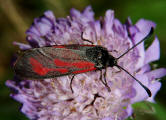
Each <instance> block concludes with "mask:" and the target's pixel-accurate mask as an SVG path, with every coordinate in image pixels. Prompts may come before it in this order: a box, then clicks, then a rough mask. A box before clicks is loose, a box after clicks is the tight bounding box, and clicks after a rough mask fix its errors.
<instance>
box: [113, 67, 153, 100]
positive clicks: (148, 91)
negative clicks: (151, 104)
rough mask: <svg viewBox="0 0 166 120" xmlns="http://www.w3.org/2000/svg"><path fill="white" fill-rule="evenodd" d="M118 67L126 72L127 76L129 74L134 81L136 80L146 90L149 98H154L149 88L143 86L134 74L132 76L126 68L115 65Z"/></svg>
mask: <svg viewBox="0 0 166 120" xmlns="http://www.w3.org/2000/svg"><path fill="white" fill-rule="evenodd" d="M115 66H117V67H118V68H119V69H122V70H124V71H125V72H126V73H127V74H129V75H130V76H131V77H132V78H133V79H134V80H136V81H137V82H138V83H139V84H140V85H141V86H142V87H143V88H144V89H145V90H146V92H147V93H148V96H149V97H151V96H152V93H151V91H150V90H149V88H147V87H146V86H145V85H143V84H142V83H141V82H140V81H139V80H137V79H136V78H135V77H134V76H133V75H132V74H130V73H129V72H128V71H127V70H125V69H124V68H122V67H121V66H119V65H115Z"/></svg>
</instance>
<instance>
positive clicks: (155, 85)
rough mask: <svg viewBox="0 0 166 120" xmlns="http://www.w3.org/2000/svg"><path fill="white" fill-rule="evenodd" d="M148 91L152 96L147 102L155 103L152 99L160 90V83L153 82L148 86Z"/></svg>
mask: <svg viewBox="0 0 166 120" xmlns="http://www.w3.org/2000/svg"><path fill="white" fill-rule="evenodd" d="M149 88H150V91H151V92H152V96H151V97H149V98H148V99H147V101H149V102H155V101H154V97H155V96H156V94H157V92H158V91H159V90H160V88H161V83H160V82H158V81H155V82H154V83H152V84H150V85H149Z"/></svg>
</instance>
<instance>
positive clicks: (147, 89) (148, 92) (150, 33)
mask: <svg viewBox="0 0 166 120" xmlns="http://www.w3.org/2000/svg"><path fill="white" fill-rule="evenodd" d="M153 31H154V29H153V27H152V28H151V30H150V32H149V34H148V35H147V36H146V37H145V38H144V39H142V40H141V41H140V42H138V43H137V44H135V45H134V46H133V47H131V48H130V49H128V50H127V51H126V52H125V53H123V54H122V55H120V56H119V57H118V58H116V60H118V59H120V58H121V57H123V56H124V55H126V54H127V53H128V52H129V51H130V50H132V49H134V48H135V47H137V46H138V45H139V44H140V43H142V42H143V41H145V40H147V38H149V37H150V36H151V35H152V34H153ZM115 66H117V67H118V68H119V69H121V70H123V71H125V72H126V73H127V74H129V75H130V76H131V77H132V78H133V79H134V80H136V81H137V82H138V83H139V84H140V85H141V86H142V87H143V88H144V89H145V91H146V92H147V94H148V96H149V97H151V96H152V93H151V91H150V90H149V88H147V87H146V86H145V85H143V84H142V83H141V82H140V81H139V80H138V79H136V78H135V77H134V76H133V75H132V74H130V73H129V72H128V71H127V70H126V69H124V68H122V67H121V66H119V65H118V64H115Z"/></svg>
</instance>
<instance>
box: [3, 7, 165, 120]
mask: <svg viewBox="0 0 166 120" xmlns="http://www.w3.org/2000/svg"><path fill="white" fill-rule="evenodd" d="M151 27H153V28H155V23H153V22H151V21H148V20H144V19H141V20H139V21H138V22H137V23H136V24H135V25H133V24H132V23H131V20H130V19H129V18H128V20H127V22H126V24H121V23H120V21H119V20H118V19H116V18H114V11H112V10H108V11H106V14H105V17H104V19H103V20H95V19H94V12H93V11H92V9H91V7H87V8H86V9H85V10H84V11H83V12H82V13H81V12H79V11H77V10H75V9H72V10H71V13H70V16H67V17H66V18H55V16H54V15H53V13H52V12H51V11H46V12H45V13H44V15H43V16H42V17H40V18H36V19H35V20H34V24H33V25H32V26H31V27H30V28H29V29H28V30H27V32H26V33H27V41H28V43H29V45H25V44H22V43H17V42H15V43H14V44H16V45H19V46H20V49H30V48H34V47H42V46H48V45H55V44H58V45H61V44H89V43H88V42H87V41H83V40H82V39H81V33H83V38H84V39H88V40H91V41H92V42H93V43H94V44H95V45H101V46H103V47H105V48H107V49H108V51H112V52H111V53H110V54H112V55H113V56H114V57H118V56H120V55H122V54H123V53H124V52H125V51H126V50H128V49H129V48H131V47H132V46H133V45H134V44H136V43H138V42H139V41H140V40H142V39H143V38H144V37H145V36H146V35H147V34H148V33H149V31H150V29H151ZM128 34H129V35H130V37H129V36H128ZM159 57H160V46H159V40H158V38H157V37H155V39H154V41H153V43H152V44H151V46H150V47H149V48H148V49H147V50H145V49H144V43H141V44H140V45H139V46H137V47H136V48H135V49H133V50H132V51H130V52H129V53H128V54H126V55H125V56H123V57H122V58H121V59H119V60H118V65H120V66H121V67H123V68H125V69H126V70H128V71H129V72H130V73H131V74H132V75H134V76H135V77H136V78H137V79H138V80H140V81H141V82H142V83H143V84H144V85H145V86H147V87H148V88H149V89H150V90H151V92H152V97H148V95H147V93H146V91H145V90H144V89H143V88H142V87H141V86H140V85H139V84H138V83H137V82H136V81H135V80H133V79H132V78H131V76H129V75H128V74H127V73H125V72H124V71H119V69H117V68H116V67H113V68H108V70H107V76H106V78H107V81H108V84H109V87H110V88H111V92H109V91H108V90H107V88H106V87H105V86H104V85H103V84H102V83H101V81H100V80H99V77H100V72H99V71H97V72H95V71H94V72H88V73H83V74H78V75H76V76H75V79H74V81H73V84H72V88H73V91H74V93H72V92H71V89H70V80H71V76H70V75H69V76H64V77H57V78H52V79H44V80H38V81H35V80H29V79H28V80H20V79H19V78H17V77H15V78H14V79H13V80H8V81H7V82H6V85H7V86H8V87H10V88H12V89H13V90H14V92H13V93H11V97H13V98H14V99H15V100H17V101H19V102H21V103H22V104H23V106H22V108H21V111H22V112H23V113H24V114H25V115H26V116H27V117H28V118H29V119H38V120H62V119H63V120H73V119H75V120H114V119H117V120H122V119H125V118H127V117H129V116H130V115H131V114H132V107H131V105H132V104H133V103H135V102H139V101H143V100H146V101H150V102H154V97H155V95H156V93H157V91H158V90H159V89H160V87H161V83H160V82H159V81H157V80H156V79H158V78H161V77H163V76H165V75H166V69H165V68H160V69H156V70H151V67H150V65H149V63H150V62H153V61H156V60H158V59H159Z"/></svg>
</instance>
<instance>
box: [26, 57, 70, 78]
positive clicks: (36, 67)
mask: <svg viewBox="0 0 166 120" xmlns="http://www.w3.org/2000/svg"><path fill="white" fill-rule="evenodd" d="M29 61H30V64H31V65H32V69H33V71H34V72H36V73H37V74H39V75H46V74H47V73H48V72H50V71H58V72H60V73H67V72H68V70H67V69H65V68H56V69H54V68H46V67H43V65H42V64H41V63H39V62H38V61H37V60H36V59H34V58H30V59H29Z"/></svg>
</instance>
